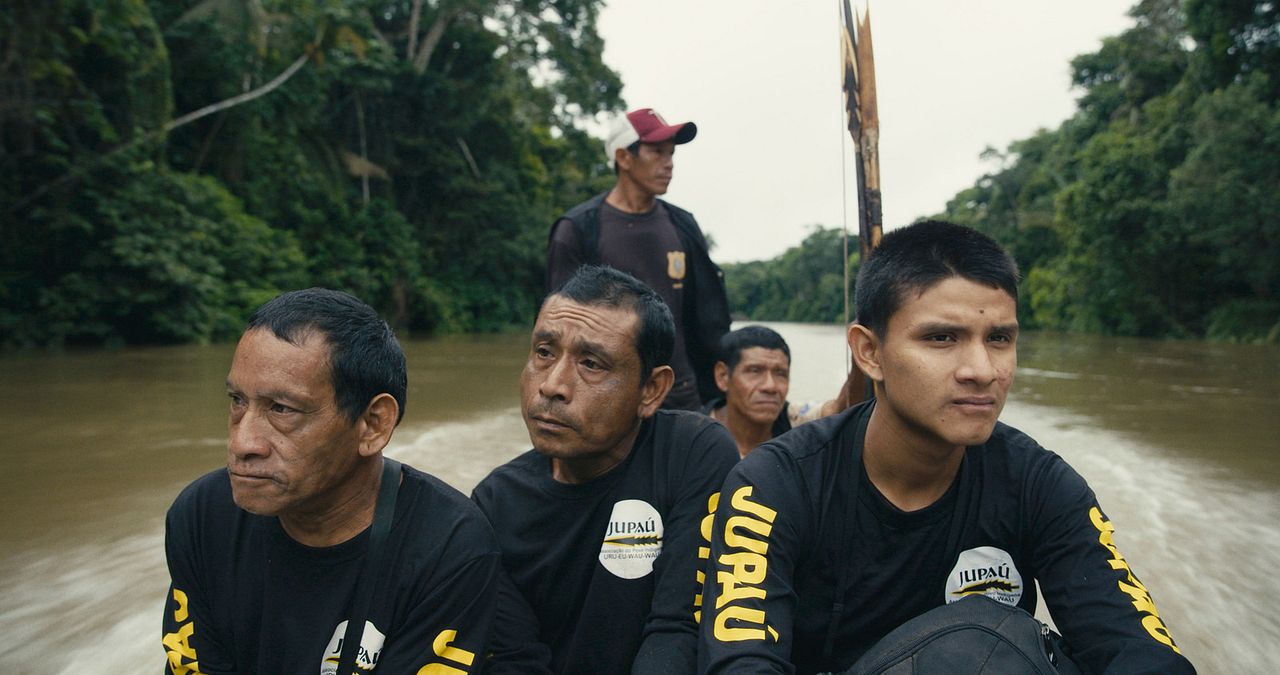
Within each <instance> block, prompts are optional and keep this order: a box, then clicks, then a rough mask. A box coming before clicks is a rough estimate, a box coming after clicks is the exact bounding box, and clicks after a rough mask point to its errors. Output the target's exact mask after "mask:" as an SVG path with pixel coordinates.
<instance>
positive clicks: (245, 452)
mask: <svg viewBox="0 0 1280 675" xmlns="http://www.w3.org/2000/svg"><path fill="white" fill-rule="evenodd" d="M266 426H267V420H266V419H265V418H264V416H263V415H261V414H259V413H257V412H256V411H254V410H253V408H252V407H248V408H246V409H245V410H243V411H233V412H232V413H231V418H230V419H229V420H228V423H227V451H228V452H229V453H230V454H231V456H232V457H235V458H237V459H248V458H250V457H255V456H266V455H268V454H270V452H271V443H270V441H269V440H268V439H267V434H266Z"/></svg>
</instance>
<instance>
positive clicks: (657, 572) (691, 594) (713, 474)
mask: <svg viewBox="0 0 1280 675" xmlns="http://www.w3.org/2000/svg"><path fill="white" fill-rule="evenodd" d="M673 339H674V329H673V327H672V320H671V313H670V310H669V309H668V308H667V306H666V305H665V304H664V303H663V302H662V299H661V298H660V297H658V295H657V294H656V293H654V292H653V290H651V289H650V288H648V287H647V286H645V285H644V284H642V283H640V282H639V281H637V280H636V279H635V278H633V277H631V276H629V275H626V274H623V273H622V272H618V271H616V270H613V269H611V268H608V267H593V266H588V267H584V268H582V269H581V270H580V271H579V272H578V273H577V274H575V275H574V276H573V277H572V278H571V279H570V280H569V281H568V282H567V283H566V284H565V285H564V286H563V287H561V288H560V289H559V290H558V291H556V292H555V293H553V294H552V295H550V296H549V297H548V298H547V299H546V300H545V301H544V302H543V305H542V309H541V310H540V311H539V313H538V319H537V323H536V325H535V326H534V328H533V336H532V340H531V346H530V350H529V360H528V363H527V364H526V365H525V368H524V372H523V373H522V375H521V377H520V390H521V412H522V413H523V415H524V420H525V424H526V425H527V426H528V429H529V438H530V440H531V441H532V442H533V448H534V449H533V450H530V451H528V452H526V453H524V454H523V455H520V456H519V457H517V458H515V459H514V460H512V461H511V462H508V463H507V464H505V465H503V466H501V467H499V468H497V469H495V470H494V471H493V473H491V474H490V475H489V476H488V477H487V478H485V479H484V480H483V481H481V483H480V484H479V485H478V486H476V489H475V492H474V493H473V495H472V498H473V499H474V500H475V502H476V503H477V504H478V505H479V506H480V508H481V510H482V511H484V513H485V515H487V516H488V517H489V520H490V521H491V522H492V523H493V525H494V529H495V531H496V533H497V538H498V544H499V546H500V547H501V549H502V558H503V566H504V568H505V570H506V572H507V573H508V574H509V575H510V580H511V582H514V583H508V584H507V585H506V586H505V589H504V591H505V592H504V594H503V597H502V599H501V601H500V604H499V610H498V621H497V624H496V628H495V641H494V644H493V654H492V658H491V661H490V670H489V671H487V672H497V673H520V674H522V675H523V674H526V673H539V672H541V673H545V672H555V673H581V674H583V675H586V674H592V675H594V674H599V673H629V672H631V673H661V674H662V675H671V673H684V672H692V671H693V669H694V667H695V664H696V651H697V619H696V618H695V613H696V612H697V611H698V606H699V593H700V590H701V584H702V574H703V572H702V569H703V567H704V563H705V561H706V552H707V549H706V545H707V542H706V540H705V539H704V536H703V535H704V534H705V533H709V532H708V531H707V530H704V527H705V526H709V525H710V518H711V511H712V510H713V509H714V504H715V499H716V497H715V494H716V491H717V489H718V488H719V486H720V484H721V483H722V482H723V481H724V476H725V474H726V473H728V471H729V468H730V467H732V466H733V465H734V463H736V462H737V459H738V455H737V452H736V451H735V450H734V444H733V440H732V439H731V438H730V437H729V434H728V432H726V431H725V429H724V427H723V426H721V425H719V424H716V423H715V422H713V421H712V420H711V419H709V418H708V417H706V416H705V415H700V414H697V413H692V412H686V411H667V410H658V405H659V403H661V401H662V398H663V396H665V395H666V393H667V391H668V390H669V389H670V388H671V381H672V377H673V376H672V372H671V367H670V366H669V365H667V360H668V359H669V358H670V356H671V350H672V342H673Z"/></svg>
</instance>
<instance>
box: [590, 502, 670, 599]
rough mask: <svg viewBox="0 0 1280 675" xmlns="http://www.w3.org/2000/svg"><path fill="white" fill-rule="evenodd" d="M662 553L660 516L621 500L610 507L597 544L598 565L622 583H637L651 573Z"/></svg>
mask: <svg viewBox="0 0 1280 675" xmlns="http://www.w3.org/2000/svg"><path fill="white" fill-rule="evenodd" d="M659 553H662V516H661V515H658V510H657V509H655V508H653V507H652V506H650V505H649V503H648V502H644V501H640V500H639V499H624V500H622V501H620V502H618V503H616V504H614V505H613V513H612V514H611V515H610V516H609V525H608V527H606V528H605V531H604V541H602V542H601V543H600V564H601V565H604V568H605V569H607V570H609V571H610V572H612V573H613V574H614V575H615V576H618V577H622V578H623V579H639V578H640V577H643V576H645V575H646V574H648V573H650V572H652V571H653V561H654V560H656V559H657V557H658V554H659Z"/></svg>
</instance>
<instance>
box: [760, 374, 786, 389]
mask: <svg viewBox="0 0 1280 675" xmlns="http://www.w3.org/2000/svg"><path fill="white" fill-rule="evenodd" d="M760 388H761V389H764V390H765V391H769V392H776V391H780V390H781V388H782V378H780V377H776V376H774V374H773V373H765V375H764V382H763V383H762V384H761V387H760Z"/></svg>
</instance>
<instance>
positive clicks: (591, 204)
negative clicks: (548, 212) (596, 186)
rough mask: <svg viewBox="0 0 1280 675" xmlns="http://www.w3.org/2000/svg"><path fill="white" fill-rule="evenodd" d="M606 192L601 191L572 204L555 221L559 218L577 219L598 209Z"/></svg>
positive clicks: (558, 220)
mask: <svg viewBox="0 0 1280 675" xmlns="http://www.w3.org/2000/svg"><path fill="white" fill-rule="evenodd" d="M607 194H609V193H608V192H601V193H600V194H598V195H595V196H594V197H592V198H591V199H588V200H586V201H584V202H580V203H578V204H575V205H573V206H572V207H570V208H569V210H567V211H565V212H564V214H563V215H561V216H560V217H559V218H557V219H556V222H560V221H561V220H569V221H577V220H579V219H581V218H582V217H583V216H585V215H586V214H588V213H589V212H591V211H599V210H600V205H601V204H603V203H604V198H605V195H607Z"/></svg>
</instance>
